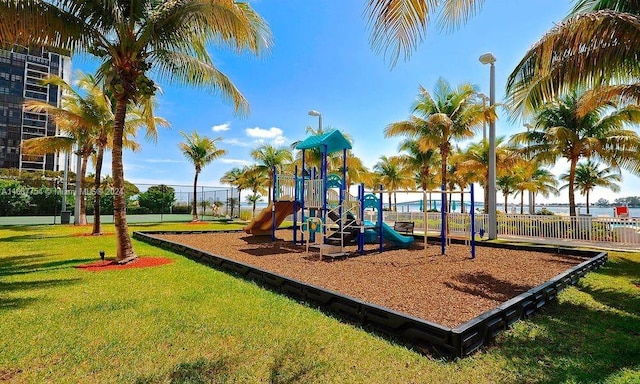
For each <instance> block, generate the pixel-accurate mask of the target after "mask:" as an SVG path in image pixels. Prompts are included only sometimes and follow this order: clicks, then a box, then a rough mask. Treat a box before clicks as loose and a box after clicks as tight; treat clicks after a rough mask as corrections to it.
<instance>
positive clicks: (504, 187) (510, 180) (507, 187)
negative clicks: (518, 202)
mask: <svg viewBox="0 0 640 384" xmlns="http://www.w3.org/2000/svg"><path fill="white" fill-rule="evenodd" d="M518 182H519V178H518V174H517V173H516V171H515V169H509V170H508V171H507V172H505V173H504V174H503V175H502V176H498V178H497V179H496V185H497V186H498V188H499V189H500V190H501V191H502V196H504V213H509V206H508V200H509V195H511V194H512V193H513V192H515V191H516V189H517V185H518Z"/></svg>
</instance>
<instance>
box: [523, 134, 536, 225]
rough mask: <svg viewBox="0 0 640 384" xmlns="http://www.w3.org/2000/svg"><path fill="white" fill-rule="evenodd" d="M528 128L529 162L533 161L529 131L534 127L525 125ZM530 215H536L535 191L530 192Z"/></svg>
mask: <svg viewBox="0 0 640 384" xmlns="http://www.w3.org/2000/svg"><path fill="white" fill-rule="evenodd" d="M524 126H525V127H527V160H529V161H530V160H531V152H529V147H530V146H531V141H530V140H529V129H532V128H533V126H532V125H531V124H529V123H525V124H524ZM529 214H530V215H535V214H536V195H535V193H533V191H529Z"/></svg>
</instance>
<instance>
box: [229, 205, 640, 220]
mask: <svg viewBox="0 0 640 384" xmlns="http://www.w3.org/2000/svg"><path fill="white" fill-rule="evenodd" d="M431 204H432V208H435V209H438V210H439V209H440V201H432V203H431ZM470 205H471V204H470V203H469V202H465V206H466V208H465V209H466V210H467V211H468V210H469V208H470ZM475 205H476V208H480V209H482V207H483V206H484V204H483V203H482V202H476V204H475ZM266 206H267V203H266V202H261V203H257V204H256V211H261V210H262V209H263V208H265V207H266ZM383 206H384V207H385V208H386V207H387V206H388V204H386V203H385V204H384V205H383ZM503 206H504V204H499V203H498V209H499V210H501V211H503V212H504V207H503ZM542 208H546V209H548V210H549V211H551V212H554V213H557V214H564V215H569V206H568V205H553V204H549V205H546V204H545V205H536V211H539V210H541V209H542ZM242 209H251V205H250V204H246V203H244V202H243V203H242ZM421 209H422V202H420V201H412V202H402V203H401V202H398V212H421ZM576 210H577V213H578V214H579V215H585V214H586V213H587V208H586V207H576ZM452 211H453V212H460V202H459V201H456V202H455V204H454V206H453V209H452ZM507 211H508V212H509V213H520V205H519V204H518V205H515V204H509V207H508V210H507ZM524 212H525V214H526V213H528V212H529V206H528V205H525V206H524ZM589 214H590V215H591V216H593V217H596V216H609V217H613V216H614V215H613V207H589ZM629 217H640V208H629Z"/></svg>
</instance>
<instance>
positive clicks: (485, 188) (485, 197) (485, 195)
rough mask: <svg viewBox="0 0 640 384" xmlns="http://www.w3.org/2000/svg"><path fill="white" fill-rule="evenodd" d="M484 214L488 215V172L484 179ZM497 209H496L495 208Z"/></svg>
mask: <svg viewBox="0 0 640 384" xmlns="http://www.w3.org/2000/svg"><path fill="white" fill-rule="evenodd" d="M483 190H484V213H485V214H488V213H489V171H487V176H486V177H485V178H484V188H483ZM496 209H497V208H496Z"/></svg>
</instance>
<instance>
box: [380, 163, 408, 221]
mask: <svg viewBox="0 0 640 384" xmlns="http://www.w3.org/2000/svg"><path fill="white" fill-rule="evenodd" d="M373 170H374V171H375V172H376V173H378V174H379V175H380V179H379V180H380V183H381V184H382V185H384V187H385V188H387V189H389V190H390V191H393V195H394V197H395V198H396V200H395V206H392V205H391V192H389V210H392V208H393V210H394V211H397V210H398V207H397V204H398V201H397V195H396V194H397V192H396V191H397V190H399V189H408V188H410V187H411V182H412V180H411V170H410V169H409V168H407V167H406V166H405V165H404V162H403V161H402V158H401V157H399V156H391V157H387V156H380V161H378V162H377V163H376V164H375V165H374V166H373Z"/></svg>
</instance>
